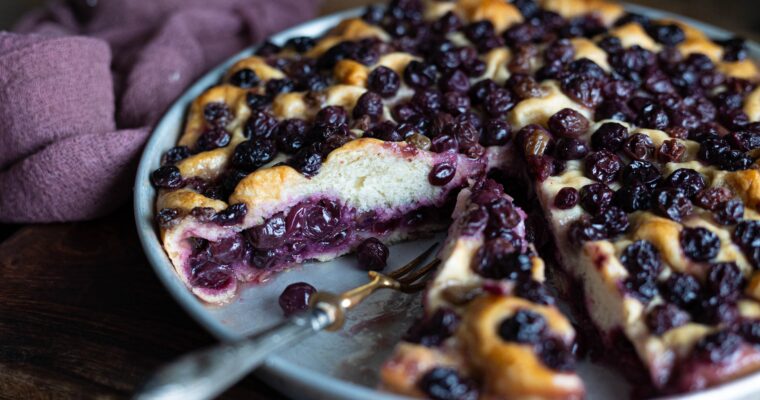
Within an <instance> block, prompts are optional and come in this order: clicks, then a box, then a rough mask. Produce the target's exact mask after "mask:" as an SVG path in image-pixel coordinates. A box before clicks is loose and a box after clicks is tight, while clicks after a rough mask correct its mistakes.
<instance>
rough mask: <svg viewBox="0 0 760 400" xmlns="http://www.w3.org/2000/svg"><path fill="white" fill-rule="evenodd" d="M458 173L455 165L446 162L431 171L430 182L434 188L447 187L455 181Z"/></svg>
mask: <svg viewBox="0 0 760 400" xmlns="http://www.w3.org/2000/svg"><path fill="white" fill-rule="evenodd" d="M456 172H457V168H456V166H455V165H452V163H450V162H448V161H444V162H441V163H439V164H436V165H435V166H433V169H431V170H430V174H428V181H429V182H430V184H431V185H433V186H445V185H446V184H447V183H449V182H451V180H452V179H454V176H455V175H456Z"/></svg>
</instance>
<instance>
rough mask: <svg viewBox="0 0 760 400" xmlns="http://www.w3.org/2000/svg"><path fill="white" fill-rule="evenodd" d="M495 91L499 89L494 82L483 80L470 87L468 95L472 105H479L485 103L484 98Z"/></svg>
mask: <svg viewBox="0 0 760 400" xmlns="http://www.w3.org/2000/svg"><path fill="white" fill-rule="evenodd" d="M497 89H499V85H497V84H496V82H494V81H492V80H491V79H483V80H481V81H478V82H477V83H475V84H474V85H472V87H471V88H470V90H469V92H468V94H469V95H470V100H472V104H473V105H481V104H483V103H484V102H485V100H486V96H488V94H489V93H491V92H493V91H494V90H497Z"/></svg>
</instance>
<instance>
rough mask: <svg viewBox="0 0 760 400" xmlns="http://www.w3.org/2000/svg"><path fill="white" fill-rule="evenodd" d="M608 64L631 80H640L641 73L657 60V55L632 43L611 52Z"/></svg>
mask: <svg viewBox="0 0 760 400" xmlns="http://www.w3.org/2000/svg"><path fill="white" fill-rule="evenodd" d="M608 61H609V63H610V66H611V67H612V68H613V69H614V70H615V72H617V73H618V74H620V75H621V76H623V77H624V78H626V79H628V80H631V81H633V82H640V81H641V80H642V73H643V72H644V71H646V70H647V68H649V67H650V66H652V65H654V64H655V63H656V62H657V57H656V56H655V55H654V53H652V52H651V51H649V50H646V49H644V48H642V47H641V46H639V45H633V46H631V47H629V48H627V49H625V50H623V51H620V52H616V53H612V54H610V55H609V56H608Z"/></svg>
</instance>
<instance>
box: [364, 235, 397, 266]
mask: <svg viewBox="0 0 760 400" xmlns="http://www.w3.org/2000/svg"><path fill="white" fill-rule="evenodd" d="M389 254H390V252H389V251H388V247H387V246H385V245H384V244H383V242H381V241H379V240H377V239H376V238H368V239H365V240H364V241H363V242H361V243H360V244H359V247H357V248H356V258H357V260H358V261H359V268H361V269H365V270H368V271H382V270H383V269H384V268H385V266H386V265H387V261H388V255H389Z"/></svg>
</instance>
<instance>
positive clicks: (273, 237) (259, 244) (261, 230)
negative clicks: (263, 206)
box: [246, 213, 289, 249]
mask: <svg viewBox="0 0 760 400" xmlns="http://www.w3.org/2000/svg"><path fill="white" fill-rule="evenodd" d="M288 233H289V232H288V227H287V225H286V223H285V216H284V215H283V214H282V213H278V214H275V215H273V216H272V217H269V219H267V220H266V221H264V223H263V224H261V225H257V226H254V227H252V228H250V229H248V230H247V231H246V234H247V235H248V240H250V242H251V244H253V246H254V247H256V248H257V249H274V248H277V247H280V246H282V245H283V244H284V242H285V240H287V238H288Z"/></svg>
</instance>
